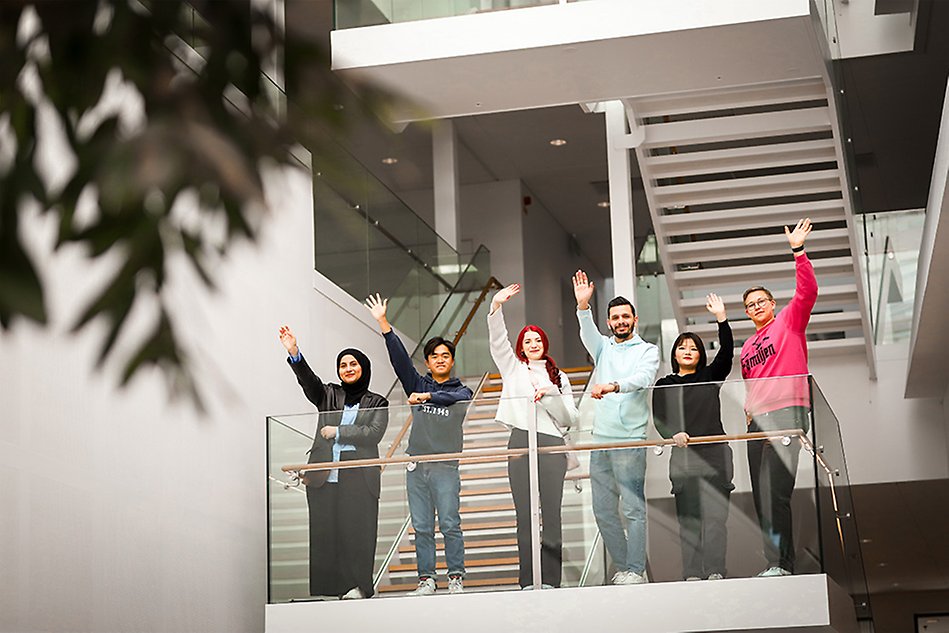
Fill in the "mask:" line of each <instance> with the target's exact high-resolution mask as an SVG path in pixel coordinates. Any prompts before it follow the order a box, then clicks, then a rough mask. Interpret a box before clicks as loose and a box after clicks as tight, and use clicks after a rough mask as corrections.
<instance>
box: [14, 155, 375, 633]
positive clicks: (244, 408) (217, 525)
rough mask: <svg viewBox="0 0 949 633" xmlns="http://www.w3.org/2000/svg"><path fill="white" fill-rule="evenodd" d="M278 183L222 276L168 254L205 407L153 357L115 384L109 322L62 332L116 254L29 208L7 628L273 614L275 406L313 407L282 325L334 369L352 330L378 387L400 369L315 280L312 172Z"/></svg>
mask: <svg viewBox="0 0 949 633" xmlns="http://www.w3.org/2000/svg"><path fill="white" fill-rule="evenodd" d="M267 184H268V187H267V189H268V199H269V201H270V203H271V205H272V209H273V213H272V215H270V216H269V217H268V218H267V221H266V224H265V226H264V227H263V233H262V236H261V239H260V242H259V243H258V244H257V245H256V246H250V245H242V246H240V247H238V248H236V249H234V251H233V252H232V254H231V255H230V256H229V258H228V259H227V261H225V262H223V263H222V264H221V265H220V266H219V267H217V269H216V270H215V276H216V279H217V281H218V283H219V290H218V292H216V293H215V294H213V295H212V294H208V293H207V292H205V291H204V290H203V289H202V288H201V286H200V284H199V283H198V282H197V281H196V280H195V278H194V276H193V275H190V274H188V273H187V272H184V271H183V270H182V267H181V266H178V265H176V266H175V267H174V273H173V275H172V280H171V283H172V287H173V292H174V297H175V299H176V303H175V322H176V323H177V324H178V326H179V328H180V331H181V332H182V334H184V336H185V337H186V339H187V340H188V341H189V342H190V343H191V344H193V345H194V347H193V348H192V349H193V350H194V352H195V355H194V357H193V361H194V367H195V370H196V372H197V375H198V380H199V384H200V387H201V389H202V391H203V392H204V393H205V394H206V396H207V402H206V404H207V407H208V413H207V415H199V414H198V413H196V412H195V411H194V410H193V409H191V408H190V407H189V406H187V405H186V404H184V403H170V402H169V401H168V398H167V393H166V389H165V385H164V381H163V380H162V378H161V376H160V375H158V373H157V372H155V371H144V372H142V374H141V375H139V376H137V377H136V378H135V379H134V380H133V381H132V383H131V385H130V386H129V387H128V388H127V389H125V390H120V389H116V388H115V387H114V384H115V383H116V380H117V378H116V377H117V373H118V372H117V368H116V367H113V366H107V367H106V368H105V369H104V370H103V371H96V370H95V369H94V363H95V358H96V353H97V351H98V345H99V342H100V340H101V337H102V334H103V332H104V328H103V327H101V325H99V324H97V325H96V326H94V327H92V328H90V329H89V331H86V332H84V333H82V334H80V335H77V336H73V335H70V334H69V333H68V332H69V328H70V326H71V325H72V322H73V320H74V319H75V317H76V315H77V313H78V309H79V307H80V306H82V305H84V301H86V300H87V297H88V291H89V290H90V289H91V288H94V287H97V286H98V285H99V284H100V283H102V282H104V281H105V279H106V278H107V277H108V275H109V274H110V273H111V272H113V269H114V267H113V265H112V263H108V262H105V263H102V264H100V265H97V266H88V265H85V264H84V263H83V258H82V257H81V254H80V253H79V252H77V250H76V249H74V248H65V249H62V251H61V252H60V253H59V254H57V255H55V256H54V255H52V254H51V253H50V247H51V244H52V238H53V236H54V234H55V229H56V227H55V225H54V224H52V223H50V220H52V218H39V217H33V218H31V219H30V220H28V221H26V222H24V224H23V230H24V232H25V234H26V237H27V239H28V240H29V243H30V244H31V246H32V249H31V250H32V252H33V254H34V255H35V256H36V261H38V262H39V263H40V267H41V275H42V276H43V278H44V279H46V280H47V289H48V292H49V294H48V301H49V306H50V311H51V314H52V318H51V321H52V325H51V327H50V328H49V329H48V330H41V329H39V328H37V327H36V326H33V325H30V324H27V323H23V322H20V323H18V324H17V325H16V326H15V327H14V328H13V329H12V330H10V331H8V332H4V333H3V334H2V335H0V359H2V360H0V403H2V410H3V413H2V415H0V474H2V477H0V507H2V508H3V515H4V517H5V518H4V520H3V521H2V522H0V535H2V538H0V568H2V569H3V570H4V573H3V579H2V581H0V631H19V632H29V631H51V632H59V631H62V632H67V631H68V632H70V633H72V632H85V631H90V632H91V631H141V632H145V633H150V632H155V633H159V632H161V633H164V632H167V631H194V632H221V633H232V632H242V631H246V632H248V633H250V632H256V631H260V630H262V629H263V619H264V613H263V605H264V603H265V602H266V596H267V585H266V560H267V536H266V524H267V523H266V514H265V513H266V504H265V491H266V469H265V443H266V424H265V417H266V416H267V415H268V414H282V413H293V412H304V411H310V410H312V407H311V405H310V404H309V403H308V402H307V401H306V399H305V398H304V397H303V394H302V393H301V391H300V388H299V387H298V386H297V384H296V380H295V379H294V377H293V374H292V372H291V371H290V369H289V368H288V367H287V366H286V363H285V360H284V359H285V358H286V354H285V352H284V351H283V348H282V347H281V345H280V343H279V341H278V340H277V328H278V326H279V325H280V324H282V323H287V324H290V325H291V326H293V327H294V328H295V330H296V333H297V335H298V337H299V340H300V345H301V348H302V349H303V352H304V353H305V354H306V355H307V357H308V359H309V361H310V362H311V364H312V366H313V367H314V369H315V370H316V371H317V372H319V373H320V374H321V375H322V376H325V377H328V378H332V379H335V371H334V364H335V358H336V353H337V351H338V350H339V349H341V348H342V347H345V346H348V345H355V346H358V347H361V348H362V349H364V350H365V351H366V353H367V354H368V355H369V356H370V358H371V359H372V361H373V365H374V367H373V388H374V389H378V390H384V389H387V388H388V387H389V385H390V384H391V382H392V380H393V374H392V372H391V370H390V369H389V363H388V360H387V357H386V353H385V348H384V345H383V341H382V339H381V337H379V336H378V334H374V333H373V330H371V329H370V328H369V326H368V325H367V324H366V323H365V321H364V320H362V319H358V318H356V317H353V316H351V315H350V314H349V312H353V313H356V314H358V312H357V311H356V310H355V308H354V307H353V306H352V305H349V306H348V311H347V310H344V309H341V307H340V305H341V304H345V302H344V300H343V299H341V298H340V297H339V296H335V297H333V299H330V298H329V297H327V296H326V295H323V294H320V293H319V292H317V291H315V290H314V278H313V272H312V261H313V240H312V237H311V235H312V227H313V219H312V217H313V216H312V189H311V179H310V176H309V174H308V173H307V171H306V170H303V169H301V170H291V171H286V172H283V173H274V174H272V175H271V176H270V177H269V178H268V180H267ZM113 263H114V262H113ZM327 283H328V282H327ZM350 301H351V302H352V303H355V300H352V299H350ZM356 307H358V305H357V306H356ZM135 317H136V318H134V319H133V321H134V328H135V329H136V330H140V329H141V327H142V326H143V325H145V323H144V321H146V319H145V318H144V315H142V314H140V313H139V314H136V315H135ZM122 344H123V342H121V341H120V345H122Z"/></svg>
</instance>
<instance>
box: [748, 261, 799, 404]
mask: <svg viewBox="0 0 949 633" xmlns="http://www.w3.org/2000/svg"><path fill="white" fill-rule="evenodd" d="M794 266H795V284H796V288H795V291H794V296H793V297H792V298H791V301H790V303H788V305H787V306H786V307H785V308H784V309H783V310H781V311H780V312H779V313H778V315H777V316H776V317H775V318H774V320H773V321H772V322H771V323H769V324H768V325H766V326H764V327H763V328H761V329H760V330H758V331H757V332H755V334H754V335H753V336H752V337H751V338H749V339H748V340H747V341H745V344H744V345H742V346H741V376H742V378H744V379H745V380H749V379H763V378H774V379H773V380H753V381H752V382H749V383H747V395H746V398H745V411H746V412H748V413H750V414H752V415H759V414H762V413H767V412H769V411H775V410H777V409H783V408H785V407H793V406H801V407H808V408H810V405H811V402H810V394H809V391H808V385H807V378H806V375H807V373H808V370H807V339H806V338H805V336H804V331H805V329H806V328H807V322H808V321H809V320H810V318H811V310H813V309H814V303H816V302H817V277H816V276H815V275H814V266H813V265H812V264H811V261H810V260H809V259H808V258H807V255H801V256H800V257H796V258H795V260H794ZM778 376H801V378H794V379H791V378H783V379H781V378H777V377H778Z"/></svg>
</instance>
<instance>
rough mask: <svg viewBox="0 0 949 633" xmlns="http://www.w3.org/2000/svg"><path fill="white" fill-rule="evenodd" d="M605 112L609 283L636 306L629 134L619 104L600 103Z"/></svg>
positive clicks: (622, 109)
mask: <svg viewBox="0 0 949 633" xmlns="http://www.w3.org/2000/svg"><path fill="white" fill-rule="evenodd" d="M603 109H604V112H605V113H606V160H607V167H608V172H609V179H610V237H611V240H612V249H613V283H614V286H615V292H616V294H617V295H622V296H624V297H626V298H627V299H629V300H630V301H632V302H633V305H635V304H636V259H635V253H636V250H635V248H634V246H633V186H632V182H631V180H630V169H629V166H630V158H629V140H628V138H629V133H628V132H627V129H626V111H625V108H624V107H623V103H622V102H621V101H609V102H607V103H604V104H603Z"/></svg>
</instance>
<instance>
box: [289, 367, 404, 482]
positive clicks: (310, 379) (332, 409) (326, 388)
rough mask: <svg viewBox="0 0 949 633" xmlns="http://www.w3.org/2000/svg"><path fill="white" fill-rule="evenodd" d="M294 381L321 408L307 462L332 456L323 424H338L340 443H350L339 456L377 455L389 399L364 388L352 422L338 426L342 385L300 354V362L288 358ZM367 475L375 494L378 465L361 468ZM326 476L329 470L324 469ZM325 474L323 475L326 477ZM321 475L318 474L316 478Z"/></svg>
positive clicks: (384, 427) (341, 410)
mask: <svg viewBox="0 0 949 633" xmlns="http://www.w3.org/2000/svg"><path fill="white" fill-rule="evenodd" d="M287 363H288V364H289V365H290V368H291V369H293V373H294V374H296V377H297V382H298V383H300V386H301V387H302V388H303V394H304V395H305V396H306V398H307V400H309V401H310V402H312V403H313V404H314V405H315V406H316V408H317V409H318V410H319V411H320V418H319V423H318V424H317V427H316V433H314V435H313V446H312V447H311V448H310V450H309V459H308V461H307V463H310V464H317V463H321V462H329V461H332V460H333V440H325V439H323V436H322V435H320V429H322V428H323V427H324V426H336V427H339V430H338V432H337V433H338V437H339V441H340V443H342V444H352V445H353V446H355V447H356V450H355V451H345V452H343V453H342V455H340V459H341V460H344V461H346V460H351V459H373V458H376V457H379V442H381V441H382V436H383V434H385V432H386V427H387V426H388V425H389V410H388V409H387V408H386V407H388V406H389V401H388V400H386V399H385V398H384V397H382V396H380V395H379V394H377V393H372V392H371V391H367V392H366V394H365V395H364V396H363V397H362V398H361V399H360V400H359V412H358V413H357V414H356V421H355V422H354V423H353V424H352V425H346V426H339V423H340V420H342V417H343V413H342V412H343V404H344V403H345V402H346V392H345V391H343V387H342V386H341V385H338V384H335V383H329V384H326V383H324V382H323V381H322V380H320V378H319V376H317V375H316V374H315V373H313V370H312V369H310V366H309V365H308V364H307V362H306V359H305V358H303V356H302V355H301V356H300V361H299V362H296V363H294V362H292V361H290V359H287ZM359 470H361V471H362V472H363V473H364V474H365V475H366V483H367V485H368V486H369V489H370V490H371V491H372V494H373V495H374V496H376V497H377V498H378V496H379V490H380V480H379V475H380V469H379V467H378V466H374V467H371V468H360V469H359ZM325 472H326V473H327V474H326V475H325V476H328V473H329V471H325ZM325 476H324V477H323V478H322V479H323V480H324V481H325ZM317 479H320V478H317Z"/></svg>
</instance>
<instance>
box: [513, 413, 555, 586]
mask: <svg viewBox="0 0 949 633" xmlns="http://www.w3.org/2000/svg"><path fill="white" fill-rule="evenodd" d="M527 445H528V439H527V431H522V430H521V429H514V430H513V431H511V439H510V441H508V445H507V447H508V448H527ZM537 445H538V446H563V445H564V440H563V438H562V437H553V436H550V435H545V434H543V433H538V434H537ZM537 462H538V463H537V470H538V484H539V489H540V518H541V545H540V574H541V582H542V583H543V584H545V585H551V586H553V587H559V586H560V580H561V576H562V573H563V571H562V567H563V529H562V527H561V526H562V523H561V504H562V502H563V481H564V477H565V476H566V475H567V456H566V454H564V453H558V454H555V455H538V456H537ZM507 474H508V479H509V480H510V482H511V495H512V496H513V497H514V514H515V515H516V517H517V558H518V563H519V573H518V581H519V583H520V585H521V587H528V586H530V585H532V584H533V583H534V580H533V578H534V576H533V574H534V564H533V557H532V556H531V497H530V463H529V460H528V457H527V456H526V455H525V456H524V457H511V458H509V459H508V462H507Z"/></svg>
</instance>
